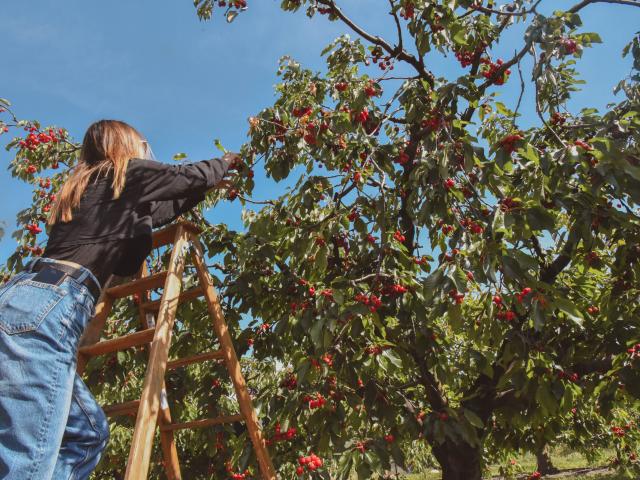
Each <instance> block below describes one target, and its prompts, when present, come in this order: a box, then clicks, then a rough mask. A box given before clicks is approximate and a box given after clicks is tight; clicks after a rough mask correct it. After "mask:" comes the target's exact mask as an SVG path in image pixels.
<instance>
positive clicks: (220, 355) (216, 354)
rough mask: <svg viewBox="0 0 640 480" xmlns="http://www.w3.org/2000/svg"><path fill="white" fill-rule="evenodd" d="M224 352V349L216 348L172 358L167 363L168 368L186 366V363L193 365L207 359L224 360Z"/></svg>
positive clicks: (173, 368)
mask: <svg viewBox="0 0 640 480" xmlns="http://www.w3.org/2000/svg"><path fill="white" fill-rule="evenodd" d="M223 359H224V352H223V351H222V350H215V351H213V352H206V353H201V354H199V355H194V356H192V357H185V358H178V359H177V360H171V361H170V362H169V363H167V370H175V369H176V368H180V367H184V366H185V365H191V364H192V363H198V362H204V361H207V360H223Z"/></svg>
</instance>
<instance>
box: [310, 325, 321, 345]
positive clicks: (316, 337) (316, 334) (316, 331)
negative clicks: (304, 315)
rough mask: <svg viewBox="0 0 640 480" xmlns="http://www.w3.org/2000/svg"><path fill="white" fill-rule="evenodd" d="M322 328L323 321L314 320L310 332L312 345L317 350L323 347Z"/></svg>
mask: <svg viewBox="0 0 640 480" xmlns="http://www.w3.org/2000/svg"><path fill="white" fill-rule="evenodd" d="M323 327H324V321H323V320H322V319H318V320H316V321H315V322H314V324H313V325H312V326H311V331H310V334H311V341H312V342H313V344H314V345H315V347H316V348H317V349H321V348H322V345H323V339H324V335H323V331H322V329H323Z"/></svg>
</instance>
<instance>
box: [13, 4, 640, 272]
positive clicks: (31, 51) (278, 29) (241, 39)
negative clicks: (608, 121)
mask: <svg viewBox="0 0 640 480" xmlns="http://www.w3.org/2000/svg"><path fill="white" fill-rule="evenodd" d="M339 3H340V2H339ZM341 3H342V4H344V6H345V10H346V11H347V13H349V14H350V15H351V16H352V17H353V18H354V19H357V21H358V22H359V23H360V24H362V25H363V26H364V27H366V29H367V30H370V31H372V32H374V33H378V34H381V35H383V36H386V37H388V38H390V39H393V36H394V33H395V30H394V29H395V26H394V24H393V22H392V19H391V18H390V17H389V16H388V15H386V14H385V13H384V9H380V8H377V7H375V5H377V2H374V1H373V0H344V1H343V2H341ZM546 3H548V4H553V5H554V6H556V7H568V6H570V5H572V4H573V3H574V2H569V1H566V0H547V1H546ZM385 4H386V3H385ZM278 5H279V2H277V1H276V0H249V6H250V8H249V10H248V11H247V12H245V13H244V14H243V15H241V16H240V17H239V18H238V19H236V21H235V22H233V23H232V24H226V23H225V22H224V21H223V20H222V19H221V18H217V19H215V20H214V21H212V22H206V23H205V22H200V21H199V20H198V19H197V17H196V14H195V11H194V8H193V4H192V2H191V1H190V0H173V1H168V0H159V1H158V0H154V1H152V0H126V1H125V0H114V1H110V2H87V1H80V0H67V1H65V2H59V1H53V0H36V1H32V2H24V1H18V0H4V1H3V7H2V17H1V18H0V45H1V46H2V47H1V48H2V50H1V52H2V54H1V55H2V57H1V58H2V66H3V74H2V75H0V97H4V98H8V99H10V100H11V101H12V102H13V104H14V109H15V111H16V113H17V115H18V116H19V117H20V118H25V119H38V120H40V121H41V122H43V124H45V125H46V124H56V125H59V126H65V127H66V128H68V129H69V130H70V132H71V133H72V135H73V136H74V137H75V138H76V139H80V138H81V137H82V135H83V133H84V130H85V129H86V127H87V126H88V125H89V124H90V123H91V122H93V121H95V120H98V119H100V118H118V119H122V120H125V121H127V122H129V123H131V124H132V125H134V126H136V127H137V128H138V129H139V130H141V131H142V132H143V133H144V134H145V135H146V136H147V138H148V139H149V140H150V142H151V144H152V146H153V149H154V152H155V154H156V157H158V158H159V159H160V160H163V161H167V162H169V161H171V160H170V159H171V157H172V155H173V154H175V153H177V152H186V153H187V154H188V155H189V159H190V160H199V159H203V158H211V157H212V156H216V155H217V153H218V152H217V150H216V149H215V147H214V146H213V139H214V138H219V139H221V141H222V143H223V144H224V145H225V147H227V148H228V149H230V150H233V149H237V148H238V147H239V146H240V145H241V144H242V143H243V141H244V140H245V138H246V132H247V127H248V125H247V118H248V117H249V116H251V115H252V114H255V113H256V112H258V111H259V110H260V109H261V108H263V107H265V106H267V105H269V104H270V103H272V102H273V99H274V94H273V85H274V84H275V83H276V82H277V77H276V75H275V74H276V70H277V64H278V59H279V57H281V56H282V55H291V56H292V57H294V58H295V59H296V60H298V61H300V62H301V63H302V64H303V65H305V66H307V67H310V68H313V69H316V70H319V69H321V68H322V65H323V62H322V59H321V58H320V56H319V54H320V51H321V50H322V48H323V47H324V46H325V45H326V44H327V43H329V42H330V41H331V40H333V39H334V38H335V37H337V36H338V35H340V34H342V33H346V32H347V30H346V27H344V26H343V25H342V24H340V23H338V22H335V23H330V22H328V21H327V20H326V19H325V18H324V17H322V18H316V19H314V20H309V19H307V18H306V17H305V16H304V15H303V14H301V13H298V14H295V15H294V14H290V13H285V12H282V11H281V10H280V9H279V8H278ZM583 20H584V23H585V30H586V31H597V32H599V33H600V34H601V36H602V38H603V40H604V42H605V43H604V45H602V46H596V47H595V48H594V49H591V50H589V51H587V52H586V54H585V56H584V58H583V59H582V60H581V61H580V63H579V69H580V70H581V71H582V72H583V78H584V79H585V80H587V82H588V84H587V86H586V87H585V91H584V92H582V93H581V94H579V95H578V96H577V97H576V99H575V101H574V102H573V103H572V107H574V108H579V107H582V106H587V105H593V106H596V107H603V106H604V105H605V104H606V103H607V102H609V101H612V100H613V99H614V97H613V95H612V93H611V90H612V88H613V86H614V85H615V84H616V83H617V82H618V81H619V79H620V78H622V77H623V76H625V75H626V74H627V73H628V72H629V66H630V62H629V61H623V60H621V59H620V51H621V49H622V47H623V46H624V44H625V43H626V42H628V41H629V39H630V38H631V36H632V34H633V33H634V32H635V31H637V30H638V29H639V28H640V27H639V26H640V9H637V8H633V7H624V6H613V5H606V4H602V5H594V6H592V7H590V8H589V9H588V10H587V11H586V12H585V13H584V14H583ZM520 35H521V30H518V29H516V30H514V32H513V33H512V34H510V35H509V37H507V38H506V39H505V41H504V42H503V43H502V44H501V45H500V46H499V47H498V51H499V53H501V56H503V57H507V56H508V55H509V54H510V53H511V52H512V51H513V49H514V48H516V47H517V46H518V45H519V43H520V41H521V38H519V37H520ZM427 64H428V65H429V66H430V67H432V68H433V69H434V71H435V72H436V74H437V75H449V74H450V73H451V72H455V70H454V69H455V68H456V67H455V62H452V61H444V60H443V59H441V58H437V57H432V58H429V57H428V58H427ZM525 74H526V70H525ZM518 85H519V82H518V81H517V79H516V78H515V77H514V78H512V80H511V81H510V82H509V84H508V85H507V86H506V87H505V88H504V89H503V90H504V95H505V99H506V100H508V99H509V98H514V96H517V87H518ZM530 92H531V89H530V88H528V91H527V93H530ZM528 98H530V97H528V95H526V96H525V101H524V104H525V108H523V113H524V114H525V116H531V115H532V114H533V112H532V109H531V108H527V107H526V105H527V104H529V105H530V104H531V102H530V101H529V102H528V101H527V99H528ZM9 160H10V157H9V155H8V153H7V152H4V150H2V151H0V163H2V165H3V166H2V168H0V221H4V222H5V223H6V224H7V226H8V230H9V231H11V230H12V229H13V227H14V223H15V220H14V219H15V214H16V212H17V211H18V210H20V209H21V208H24V206H26V205H27V203H28V202H29V201H30V198H31V197H30V189H29V188H28V187H26V186H24V185H22V184H20V183H19V182H17V181H15V180H12V179H11V178H10V176H9V175H8V172H7V170H6V168H5V167H6V165H7V164H8V162H9ZM256 178H257V182H256V183H257V185H258V188H257V189H256V196H257V197H259V198H264V197H269V196H273V195H274V194H275V193H276V192H275V190H274V189H276V190H277V189H278V187H277V186H274V185H273V184H271V183H269V182H264V181H261V180H262V179H263V175H262V173H261V172H256ZM208 218H209V219H211V220H212V221H224V222H227V223H229V224H230V225H231V226H232V227H236V228H238V227H240V221H239V208H238V206H237V205H231V206H222V207H218V208H217V209H216V210H215V211H212V212H209V214H208ZM14 246H15V244H14V241H13V240H12V239H11V238H10V236H9V235H5V236H4V238H2V240H0V263H3V262H4V261H5V260H6V257H7V256H8V255H9V254H10V252H11V251H12V250H13V248H14Z"/></svg>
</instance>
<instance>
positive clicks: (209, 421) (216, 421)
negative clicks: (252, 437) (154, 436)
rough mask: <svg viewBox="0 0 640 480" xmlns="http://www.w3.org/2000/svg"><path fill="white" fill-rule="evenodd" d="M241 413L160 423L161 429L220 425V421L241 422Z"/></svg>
mask: <svg viewBox="0 0 640 480" xmlns="http://www.w3.org/2000/svg"><path fill="white" fill-rule="evenodd" d="M242 421H243V418H242V415H240V414H238V415H226V416H223V417H216V418H205V419H203V420H194V421H193V422H185V423H171V424H167V425H161V426H160V430H161V431H167V430H183V429H185V428H204V427H210V426H212V425H220V424H221V423H234V422H242Z"/></svg>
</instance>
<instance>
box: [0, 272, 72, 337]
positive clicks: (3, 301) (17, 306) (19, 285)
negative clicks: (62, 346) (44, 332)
mask: <svg viewBox="0 0 640 480" xmlns="http://www.w3.org/2000/svg"><path fill="white" fill-rule="evenodd" d="M64 296H65V292H64V290H63V289H62V288H60V287H58V286H56V285H49V284H47V283H40V282H34V281H32V280H22V281H18V282H16V283H14V284H13V285H11V286H10V287H9V288H7V289H5V290H4V291H2V293H0V329H1V330H2V331H4V332H5V333H7V334H9V335H14V334H18V333H24V332H31V331H33V330H36V329H37V328H38V327H39V326H40V324H41V323H42V321H43V320H44V318H45V317H46V316H47V314H48V313H49V312H50V311H51V309H52V308H53V307H55V306H56V305H57V304H58V303H59V302H60V300H62V299H63V298H64Z"/></svg>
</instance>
